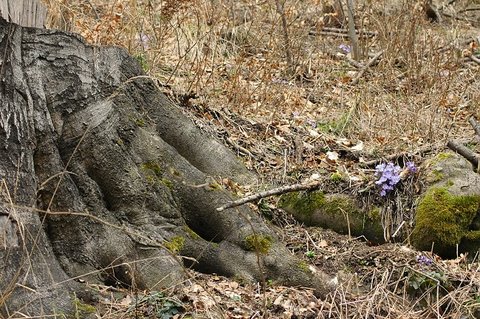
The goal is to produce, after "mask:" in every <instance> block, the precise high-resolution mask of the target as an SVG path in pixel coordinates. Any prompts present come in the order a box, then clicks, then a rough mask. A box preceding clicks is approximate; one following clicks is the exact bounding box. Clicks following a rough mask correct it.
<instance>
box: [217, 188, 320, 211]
mask: <svg viewBox="0 0 480 319" xmlns="http://www.w3.org/2000/svg"><path fill="white" fill-rule="evenodd" d="M321 185H322V181H315V182H311V183H308V184H293V185H287V186H282V187H278V188H273V189H270V190H268V191H264V192H260V193H256V194H253V195H250V196H246V197H244V198H240V199H237V200H234V201H232V202H230V203H228V204H225V205H223V206H221V207H218V208H217V211H218V212H221V211H224V210H225V209H227V208H232V207H237V206H240V205H243V204H246V203H251V202H254V201H256V200H259V199H262V198H265V197H270V196H274V195H281V194H285V193H290V192H296V191H303V190H312V189H317V188H319V187H320V186H321Z"/></svg>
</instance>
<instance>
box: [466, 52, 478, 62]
mask: <svg viewBox="0 0 480 319" xmlns="http://www.w3.org/2000/svg"><path fill="white" fill-rule="evenodd" d="M468 57H469V58H470V60H472V61H473V62H475V63H477V64H480V59H479V58H477V57H476V56H474V55H473V54H472V55H469V56H468Z"/></svg>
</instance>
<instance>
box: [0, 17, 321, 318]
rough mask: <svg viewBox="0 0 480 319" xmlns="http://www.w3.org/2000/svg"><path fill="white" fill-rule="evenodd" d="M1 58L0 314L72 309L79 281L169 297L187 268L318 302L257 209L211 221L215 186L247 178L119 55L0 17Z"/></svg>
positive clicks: (307, 273) (313, 282) (224, 197)
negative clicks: (306, 294)
mask: <svg viewBox="0 0 480 319" xmlns="http://www.w3.org/2000/svg"><path fill="white" fill-rule="evenodd" d="M0 52H2V55H0V59H1V60H0V71H1V77H0V79H1V82H0V100H1V103H2V104H1V108H0V174H1V177H2V184H1V185H0V194H1V197H0V201H1V202H0V239H1V241H2V246H1V247H0V265H1V267H2V271H1V274H2V275H1V277H0V278H1V279H0V306H1V308H2V310H1V311H2V312H3V313H4V314H7V315H8V314H12V312H14V311H21V312H22V313H23V314H32V315H39V314H41V313H43V314H52V312H55V311H62V312H65V311H68V309H69V307H71V306H72V298H73V292H75V293H76V296H78V295H79V290H81V289H83V288H84V287H82V286H81V285H80V284H79V283H76V282H75V281H74V280H73V279H77V278H82V279H84V280H86V281H87V282H94V283H95V282H96V283H103V284H107V285H121V286H129V287H134V288H141V289H160V288H161V287H168V286H171V285H173V284H177V283H178V282H179V281H180V280H181V279H183V278H184V277H185V276H186V272H185V271H184V267H185V265H188V266H192V267H193V268H195V269H197V270H199V271H204V272H216V273H218V274H221V275H227V276H237V277H240V278H243V279H246V280H261V279H262V278H265V277H266V278H269V279H273V280H276V281H277V282H278V283H282V284H289V285H304V286H311V287H314V288H315V289H316V291H317V292H318V293H319V294H320V295H322V294H325V293H326V292H327V290H328V289H329V287H328V281H327V280H328V278H327V277H326V276H325V275H324V274H323V273H321V272H320V271H317V272H314V271H312V270H310V269H306V267H304V266H303V264H302V263H301V262H300V261H299V260H298V259H296V258H295V257H293V256H292V255H291V254H290V253H289V251H288V250H287V249H286V248H285V247H284V245H283V244H282V243H281V242H280V241H279V239H278V237H277V236H276V235H275V233H274V232H273V231H272V230H271V229H270V228H269V227H267V226H266V224H265V223H264V222H263V221H262V220H261V218H259V217H258V216H257V215H256V214H255V213H254V212H252V211H251V210H249V209H248V208H247V207H240V208H235V209H227V210H225V211H222V212H217V211H216V207H219V206H221V205H223V204H224V203H226V202H228V201H231V200H232V196H231V195H230V194H229V193H228V192H227V191H225V190H224V189H222V187H221V185H219V184H218V183H217V182H215V178H218V177H230V178H233V179H235V180H237V181H240V182H243V183H246V182H253V181H254V179H255V177H254V176H253V175H252V174H251V173H249V172H248V171H247V170H246V169H245V168H244V167H243V166H242V165H241V164H240V163H239V162H238V161H237V159H236V158H235V156H234V155H233V154H232V153H230V152H229V151H228V150H227V149H226V148H224V147H223V145H222V144H220V143H219V142H217V141H215V140H214V139H212V138H211V137H208V136H206V135H204V134H203V133H201V132H200V131H199V130H198V129H197V128H196V127H195V126H194V124H193V123H192V122H191V121H190V120H189V119H188V118H187V117H185V116H184V115H183V114H182V112H181V111H180V110H179V109H178V108H177V107H176V106H175V105H174V104H172V103H171V102H170V101H169V100H168V99H167V98H166V97H165V96H164V95H163V94H162V93H161V92H160V91H159V89H158V87H157V85H156V82H155V81H154V80H152V79H150V78H148V77H146V76H144V75H143V73H142V71H141V69H140V67H139V65H138V63H136V60H135V59H133V58H132V57H130V56H128V54H127V53H126V52H125V50H123V49H120V48H107V47H92V46H89V45H86V44H85V43H84V42H83V40H82V39H80V38H79V37H77V36H75V35H73V34H66V33H62V32H58V31H53V30H44V29H33V28H22V27H20V26H18V25H14V24H10V23H7V22H6V21H4V20H1V19H0ZM264 276H265V277H264Z"/></svg>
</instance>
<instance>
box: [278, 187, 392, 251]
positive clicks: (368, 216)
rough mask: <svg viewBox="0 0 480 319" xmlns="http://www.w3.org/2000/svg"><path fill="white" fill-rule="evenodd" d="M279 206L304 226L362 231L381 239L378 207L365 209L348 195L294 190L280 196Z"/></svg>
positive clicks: (343, 230) (342, 231)
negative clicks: (366, 210)
mask: <svg viewBox="0 0 480 319" xmlns="http://www.w3.org/2000/svg"><path fill="white" fill-rule="evenodd" d="M279 205H280V207H282V208H283V209H284V210H286V211H287V212H288V213H290V214H292V215H293V216H294V217H295V218H296V219H297V220H299V221H300V222H302V223H304V224H305V225H307V226H319V227H323V228H328V229H332V230H334V231H336V232H338V233H341V234H351V235H353V236H361V235H364V236H365V237H367V238H368V239H369V240H371V241H373V242H376V243H382V242H384V241H385V240H384V237H383V228H382V224H381V213H380V209H379V208H376V209H375V208H372V209H370V211H368V212H365V211H363V210H362V208H361V207H360V205H359V204H358V203H357V202H356V201H355V200H354V199H352V198H351V197H349V196H347V195H343V194H324V193H323V192H321V191H312V192H293V193H289V194H286V195H284V196H282V197H281V198H280V202H279Z"/></svg>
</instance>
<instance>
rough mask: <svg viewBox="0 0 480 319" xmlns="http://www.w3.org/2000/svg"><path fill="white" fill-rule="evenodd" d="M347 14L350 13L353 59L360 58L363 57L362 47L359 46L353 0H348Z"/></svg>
mask: <svg viewBox="0 0 480 319" xmlns="http://www.w3.org/2000/svg"><path fill="white" fill-rule="evenodd" d="M347 14H348V35H349V36H350V41H351V42H352V52H353V59H354V60H359V59H360V58H361V55H360V49H359V47H358V36H357V33H356V31H355V20H354V18H353V17H354V14H353V0H347Z"/></svg>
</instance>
